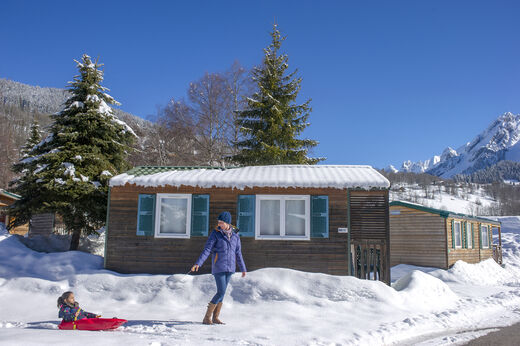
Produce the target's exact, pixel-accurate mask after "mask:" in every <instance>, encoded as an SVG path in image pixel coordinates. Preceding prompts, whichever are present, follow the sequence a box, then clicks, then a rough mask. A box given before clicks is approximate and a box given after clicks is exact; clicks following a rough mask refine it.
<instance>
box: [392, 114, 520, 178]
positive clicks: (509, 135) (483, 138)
mask: <svg viewBox="0 0 520 346" xmlns="http://www.w3.org/2000/svg"><path fill="white" fill-rule="evenodd" d="M503 160H509V161H516V162H520V114H518V115H514V114H512V113H509V112H508V113H505V114H503V115H501V116H499V117H498V118H497V119H496V120H495V121H493V123H492V124H491V125H490V126H489V127H488V128H487V129H486V130H484V131H483V132H482V133H480V134H479V135H478V136H476V137H475V139H473V140H472V141H471V142H469V143H466V144H465V145H463V146H461V147H460V148H458V149H456V150H455V149H453V148H451V147H448V148H446V149H445V150H444V151H443V153H442V155H440V156H434V157H433V158H432V159H430V160H426V161H424V162H423V161H419V162H411V161H405V162H403V165H402V167H401V171H403V172H414V173H429V174H432V175H436V176H439V177H443V178H451V177H453V176H454V175H456V174H471V173H474V172H476V171H478V170H481V169H485V168H488V167H491V166H493V165H495V164H497V163H498V162H500V161H503Z"/></svg>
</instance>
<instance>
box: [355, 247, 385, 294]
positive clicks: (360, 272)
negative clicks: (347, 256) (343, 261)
mask: <svg viewBox="0 0 520 346" xmlns="http://www.w3.org/2000/svg"><path fill="white" fill-rule="evenodd" d="M388 250H389V249H388V244H387V242H386V241H385V240H353V241H352V244H351V255H352V274H353V275H354V276H355V277H357V278H359V279H366V280H379V281H383V282H385V283H387V284H390V278H389V277H388V273H389V272H390V271H389V268H388V266H389V263H388V260H387V252H388Z"/></svg>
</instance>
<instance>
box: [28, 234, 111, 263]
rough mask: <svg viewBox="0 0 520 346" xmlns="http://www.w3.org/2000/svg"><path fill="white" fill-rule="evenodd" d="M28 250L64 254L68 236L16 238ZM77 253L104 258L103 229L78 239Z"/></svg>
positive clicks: (68, 243)
mask: <svg viewBox="0 0 520 346" xmlns="http://www.w3.org/2000/svg"><path fill="white" fill-rule="evenodd" d="M18 237H19V240H20V242H22V243H23V244H24V245H25V246H27V247H28V248H30V249H32V250H34V251H38V252H65V251H69V248H70V239H71V236H70V235H62V234H51V235H49V236H41V235H37V236H33V237H22V236H18ZM78 250H79V251H83V252H87V253H91V254H93V255H98V256H104V252H105V229H104V227H103V228H101V229H100V230H98V232H97V233H95V234H91V235H89V236H87V237H82V238H80V241H79V247H78Z"/></svg>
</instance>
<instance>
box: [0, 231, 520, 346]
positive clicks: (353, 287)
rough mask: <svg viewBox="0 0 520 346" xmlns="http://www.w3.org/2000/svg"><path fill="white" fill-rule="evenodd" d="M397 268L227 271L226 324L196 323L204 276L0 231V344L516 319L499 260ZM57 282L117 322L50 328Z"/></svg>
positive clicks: (436, 332)
mask: <svg viewBox="0 0 520 346" xmlns="http://www.w3.org/2000/svg"><path fill="white" fill-rule="evenodd" d="M394 269H395V268H394ZM404 269H405V268H404V267H399V270H401V274H402V275H401V278H399V279H398V280H397V281H396V282H395V283H394V284H393V287H390V286H387V285H385V284H383V283H381V282H375V281H368V280H359V279H356V278H353V277H344V276H333V275H326V274H318V273H305V272H299V271H295V270H289V269H281V268H269V269H261V270H257V271H254V272H250V273H248V274H247V276H246V277H245V278H241V277H240V276H239V275H234V276H233V277H232V279H231V282H230V286H229V288H228V292H227V294H226V298H225V302H224V308H223V310H222V315H221V317H222V320H223V321H225V322H227V324H226V325H224V326H203V325H201V324H200V321H201V319H202V316H203V314H204V311H205V305H206V303H207V302H208V301H209V299H210V298H211V296H212V295H213V294H214V292H215V284H214V280H213V277H212V276H211V275H197V276H192V275H171V276H169V275H124V274H118V273H114V272H111V271H108V270H104V269H103V259H102V257H100V256H95V255H91V254H87V253H83V252H79V251H72V252H64V253H39V252H35V251H32V250H30V249H28V248H27V247H26V246H24V245H23V244H22V243H21V242H20V241H19V238H18V237H15V236H12V235H8V234H5V233H3V234H1V235H0V306H2V309H0V345H10V344H13V343H14V344H29V345H30V344H34V345H37V344H41V343H49V344H67V345H70V344H85V343H92V342H94V343H98V344H106V345H118V344H121V343H126V344H129V345H150V344H153V343H156V344H163V345H168V344H183V345H229V344H254V345H273V344H274V345H280V344H284V345H323V344H346V345H349V344H352V345H359V344H392V343H397V342H404V343H413V344H416V343H418V342H417V341H418V340H427V339H428V338H430V339H431V338H434V337H435V338H438V337H439V336H442V335H444V334H443V333H445V335H452V334H456V333H458V332H462V331H468V330H469V331H474V330H475V329H481V328H490V327H496V326H500V325H505V324H512V323H513V322H516V321H518V320H519V319H520V318H519V316H518V314H517V313H516V312H515V311H517V310H518V309H520V285H518V280H517V279H516V277H515V276H514V275H511V273H509V272H508V270H507V267H506V269H504V268H501V267H500V266H496V265H493V264H492V263H488V262H487V261H486V262H484V263H481V264H478V265H471V264H465V263H462V262H461V263H457V264H456V265H455V266H454V267H453V268H452V269H451V270H450V271H442V270H432V269H431V268H429V269H425V270H422V268H419V267H412V266H408V267H407V268H406V269H409V270H410V271H409V272H405V270H404ZM393 271H394V270H393ZM427 272H429V273H427ZM482 277H484V278H482ZM493 280H494V281H493ZM482 285H486V286H485V289H482V287H484V286H482ZM66 290H72V291H74V293H75V296H76V299H77V300H78V301H79V302H80V305H81V306H82V308H84V309H85V310H87V311H91V312H95V313H100V314H102V315H103V316H105V317H112V316H117V317H121V318H126V319H128V320H129V323H128V324H127V325H126V326H125V327H123V328H121V329H119V330H117V331H114V332H110V333H95V332H82V331H81V332H80V331H75V332H74V334H73V335H74V338H71V335H72V334H71V333H72V332H70V333H69V332H63V331H58V330H57V329H56V326H57V324H58V318H57V308H56V299H57V297H58V296H59V295H60V294H61V293H62V292H63V291H66ZM457 335H458V334H457ZM465 335H466V340H467V333H466V334H465ZM454 338H455V340H457V336H456V335H455V337H454ZM452 339H453V337H452V336H450V340H452ZM458 340H460V338H459V339H458Z"/></svg>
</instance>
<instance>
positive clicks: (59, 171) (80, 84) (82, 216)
mask: <svg viewBox="0 0 520 346" xmlns="http://www.w3.org/2000/svg"><path fill="white" fill-rule="evenodd" d="M75 61H76V60H75ZM76 63H77V67H78V70H79V72H80V74H79V75H78V76H75V77H74V80H73V81H72V82H69V83H70V86H69V88H68V89H69V91H70V92H71V94H72V96H71V97H70V98H69V99H68V100H67V101H66V102H65V104H64V109H63V110H62V111H61V112H58V113H56V114H54V115H52V119H53V121H54V122H53V123H52V125H51V129H50V134H49V136H48V137H47V138H46V139H45V140H44V141H43V143H42V145H41V146H39V147H38V148H37V150H38V155H37V157H36V159H35V160H34V161H35V162H36V164H38V165H39V167H40V168H39V169H38V173H37V174H36V176H37V180H36V181H37V182H38V186H39V188H38V193H39V197H38V199H37V200H38V202H40V203H41V205H42V207H41V208H40V209H41V210H48V211H53V212H57V213H58V214H59V215H61V217H62V218H63V221H64V223H65V227H66V228H67V229H68V230H69V232H71V233H72V239H71V246H70V249H71V250H76V249H77V248H78V245H79V239H80V236H81V234H82V233H83V234H90V233H93V232H94V231H95V230H96V229H98V228H100V227H101V226H102V225H103V224H104V222H105V219H106V211H107V210H106V208H107V194H108V180H109V178H110V177H111V176H112V175H115V174H118V173H119V172H121V171H123V170H125V169H127V168H128V165H127V162H126V156H127V154H128V151H129V150H130V145H131V144H132V141H133V139H134V138H135V137H136V135H135V133H134V132H133V131H132V129H131V128H130V127H129V126H128V125H126V124H125V123H124V122H122V121H120V120H118V119H117V118H115V117H114V115H113V114H114V113H113V110H112V109H111V108H110V106H109V104H119V103H118V102H117V101H115V100H114V99H113V98H112V97H111V96H110V95H108V94H107V93H105V91H107V90H108V89H106V88H105V87H103V86H101V84H100V83H101V82H102V81H103V71H101V70H99V69H98V68H99V67H100V66H102V65H100V64H98V62H97V61H96V62H92V60H91V58H90V57H89V56H88V55H86V54H85V55H83V57H82V61H81V62H78V61H76Z"/></svg>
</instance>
